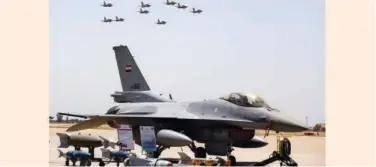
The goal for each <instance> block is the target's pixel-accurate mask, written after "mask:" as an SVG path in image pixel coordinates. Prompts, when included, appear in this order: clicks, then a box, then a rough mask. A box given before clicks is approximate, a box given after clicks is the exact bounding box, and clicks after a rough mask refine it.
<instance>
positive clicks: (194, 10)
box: [191, 8, 202, 13]
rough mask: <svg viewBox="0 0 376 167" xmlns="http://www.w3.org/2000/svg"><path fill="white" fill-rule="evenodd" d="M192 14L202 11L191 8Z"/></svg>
mask: <svg viewBox="0 0 376 167" xmlns="http://www.w3.org/2000/svg"><path fill="white" fill-rule="evenodd" d="M191 12H192V13H201V12H202V10H201V9H197V10H196V9H195V8H192V11H191Z"/></svg>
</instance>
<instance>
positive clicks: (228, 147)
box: [227, 143, 236, 166]
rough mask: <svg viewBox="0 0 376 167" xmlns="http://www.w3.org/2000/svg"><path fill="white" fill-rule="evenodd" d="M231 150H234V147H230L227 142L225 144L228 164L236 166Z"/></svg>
mask: <svg viewBox="0 0 376 167" xmlns="http://www.w3.org/2000/svg"><path fill="white" fill-rule="evenodd" d="M232 151H234V148H232V145H231V144H230V143H229V144H228V146H227V159H228V160H230V162H231V164H230V166H236V158H235V156H233V155H231V153H232Z"/></svg>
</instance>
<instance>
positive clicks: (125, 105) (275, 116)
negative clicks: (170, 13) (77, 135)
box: [67, 46, 308, 163]
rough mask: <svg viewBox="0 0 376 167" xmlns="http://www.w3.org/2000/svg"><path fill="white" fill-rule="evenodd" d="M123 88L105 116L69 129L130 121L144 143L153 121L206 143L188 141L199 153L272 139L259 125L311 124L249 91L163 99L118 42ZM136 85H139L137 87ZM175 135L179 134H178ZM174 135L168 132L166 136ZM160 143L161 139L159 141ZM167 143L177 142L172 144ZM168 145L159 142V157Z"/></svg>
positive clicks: (295, 127) (292, 127) (294, 128)
mask: <svg viewBox="0 0 376 167" xmlns="http://www.w3.org/2000/svg"><path fill="white" fill-rule="evenodd" d="M113 49H114V51H115V56H116V61H117V65H118V69H119V74H120V78H121V83H122V88H123V92H117V93H115V95H114V96H113V98H114V101H115V102H116V103H115V104H113V106H112V107H111V108H109V109H108V111H107V112H106V113H105V114H102V115H85V117H86V118H88V120H86V121H84V122H80V123H77V124H75V125H73V126H71V127H69V128H68V129H67V131H79V130H85V129H90V128H95V127H98V126H100V125H102V124H108V125H109V126H111V127H113V128H117V127H119V126H120V124H128V125H130V126H131V127H132V129H133V133H134V134H133V136H134V140H135V143H136V144H138V145H141V139H140V131H139V127H140V126H154V128H155V132H156V133H158V132H160V131H162V130H169V131H174V132H176V133H181V134H182V135H185V136H186V137H187V138H189V139H191V140H192V141H196V142H198V143H204V144H205V146H204V147H197V146H196V145H195V144H194V142H192V144H190V145H189V147H190V149H191V150H192V151H193V152H194V155H195V157H196V158H205V157H206V156H207V155H220V156H225V155H227V156H229V159H230V160H231V161H232V162H234V163H236V158H235V157H234V156H233V155H231V152H232V151H233V150H234V149H233V148H234V147H235V148H236V147H238V148H260V147H264V146H266V145H267V144H268V142H267V141H265V140H264V139H262V138H260V137H257V136H255V130H265V129H268V130H273V131H277V132H301V131H305V130H307V129H308V128H307V127H305V126H304V125H303V124H302V123H300V122H299V121H295V120H294V119H293V118H291V117H290V116H288V115H287V114H285V113H283V112H281V111H280V110H278V109H276V108H274V107H273V106H272V105H270V104H269V103H267V101H266V100H264V99H263V98H262V97H261V96H258V95H256V94H253V93H246V92H232V93H229V94H228V95H225V96H221V97H219V98H212V99H206V100H198V101H188V102H179V101H174V100H171V99H166V98H163V97H161V96H159V95H157V94H155V93H154V92H152V91H151V90H150V88H149V86H148V84H147V82H146V80H145V78H144V77H143V75H142V73H141V71H140V69H139V68H138V66H137V64H136V62H135V60H134V58H133V56H132V55H131V53H130V51H129V49H128V47H127V46H115V47H114V48H113ZM135 85H136V86H135ZM175 136H176V135H175ZM169 137H171V140H173V138H174V136H165V138H169ZM157 142H158V141H157ZM168 147H180V145H176V146H174V143H170V145H169V146H168ZM168 147H167V146H164V145H158V149H157V151H155V153H154V155H155V157H158V156H159V155H160V154H161V153H162V151H164V150H165V149H166V148H168Z"/></svg>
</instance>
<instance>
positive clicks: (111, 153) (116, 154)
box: [101, 148, 128, 161]
mask: <svg viewBox="0 0 376 167" xmlns="http://www.w3.org/2000/svg"><path fill="white" fill-rule="evenodd" d="M101 151H102V157H104V158H108V159H110V160H111V159H113V158H116V159H119V160H120V161H124V160H125V159H126V158H128V153H127V152H125V151H121V150H111V149H108V148H101Z"/></svg>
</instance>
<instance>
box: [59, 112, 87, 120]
mask: <svg viewBox="0 0 376 167" xmlns="http://www.w3.org/2000/svg"><path fill="white" fill-rule="evenodd" d="M58 114H59V115H65V116H70V117H78V118H85V119H87V118H89V117H90V116H93V115H82V114H70V113H63V112H59V113H58Z"/></svg>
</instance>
